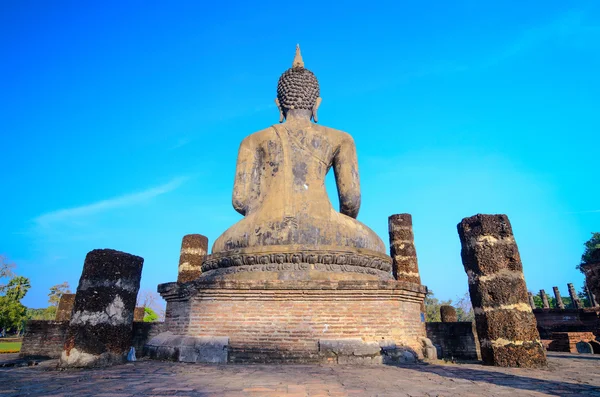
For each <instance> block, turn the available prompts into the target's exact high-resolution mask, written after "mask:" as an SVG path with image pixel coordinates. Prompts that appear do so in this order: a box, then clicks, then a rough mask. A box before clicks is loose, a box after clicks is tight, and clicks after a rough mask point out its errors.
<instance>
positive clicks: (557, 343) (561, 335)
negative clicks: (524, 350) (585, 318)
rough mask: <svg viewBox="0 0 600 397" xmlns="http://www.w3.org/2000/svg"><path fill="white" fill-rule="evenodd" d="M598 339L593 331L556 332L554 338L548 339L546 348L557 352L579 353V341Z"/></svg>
mask: <svg viewBox="0 0 600 397" xmlns="http://www.w3.org/2000/svg"><path fill="white" fill-rule="evenodd" d="M581 341H584V342H591V341H596V339H595V336H594V334H593V333H592V332H555V333H553V334H552V340H550V341H546V343H547V346H546V348H547V349H548V350H550V351H555V352H571V353H577V347H576V346H575V345H577V342H581Z"/></svg>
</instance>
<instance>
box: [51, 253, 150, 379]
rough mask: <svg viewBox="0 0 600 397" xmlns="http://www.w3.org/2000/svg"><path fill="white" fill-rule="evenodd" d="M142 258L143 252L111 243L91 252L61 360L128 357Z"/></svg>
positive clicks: (104, 361)
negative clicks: (115, 247)
mask: <svg viewBox="0 0 600 397" xmlns="http://www.w3.org/2000/svg"><path fill="white" fill-rule="evenodd" d="M143 263H144V259H143V258H140V257H139V256H135V255H130V254H127V253H125V252H120V251H115V250H111V249H96V250H93V251H90V252H88V254H87V255H86V257H85V262H84V264H83V272H82V273H81V278H80V279H79V286H78V287H77V294H76V296H75V303H74V305H73V314H72V316H71V321H70V323H69V328H68V330H67V335H66V338H65V345H64V350H63V352H62V355H61V357H60V361H59V366H61V367H97V366H106V365H111V364H116V363H121V362H123V361H124V360H125V357H126V355H127V352H128V351H129V348H130V346H131V334H132V328H133V311H134V308H135V301H136V297H137V294H138V291H139V289H140V279H141V277H142V265H143Z"/></svg>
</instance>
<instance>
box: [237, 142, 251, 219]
mask: <svg viewBox="0 0 600 397" xmlns="http://www.w3.org/2000/svg"><path fill="white" fill-rule="evenodd" d="M253 161H254V155H253V152H252V150H250V148H249V147H248V143H247V141H246V140H244V141H242V143H241V145H240V149H239V151H238V157H237V166H236V169H235V182H234V185H233V199H232V203H233V208H235V210H236V211H237V212H239V213H240V214H242V215H244V216H245V215H246V212H247V211H248V207H249V206H250V196H251V184H252V180H251V178H252V169H253Z"/></svg>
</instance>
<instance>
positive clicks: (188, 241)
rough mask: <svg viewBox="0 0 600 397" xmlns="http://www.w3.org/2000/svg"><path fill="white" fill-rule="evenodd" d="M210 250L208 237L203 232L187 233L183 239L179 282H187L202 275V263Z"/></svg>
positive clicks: (178, 275)
mask: <svg viewBox="0 0 600 397" xmlns="http://www.w3.org/2000/svg"><path fill="white" fill-rule="evenodd" d="M207 252H208V238H207V237H206V236H203V235H201V234H187V235H185V236H183V239H182V241H181V251H180V254H179V272H178V274H177V282H178V283H187V282H188V281H192V280H195V279H197V278H198V277H200V274H201V273H202V263H203V262H204V260H205V259H206V253H207Z"/></svg>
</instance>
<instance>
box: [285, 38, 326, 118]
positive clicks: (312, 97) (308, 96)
mask: <svg viewBox="0 0 600 397" xmlns="http://www.w3.org/2000/svg"><path fill="white" fill-rule="evenodd" d="M275 103H276V104H277V107H278V108H279V122H280V123H281V122H283V120H284V119H287V118H288V117H290V116H293V117H296V118H307V119H309V120H310V119H313V120H314V121H315V123H316V122H317V109H318V108H319V105H320V104H321V97H319V82H318V81H317V78H316V77H315V75H314V74H313V72H311V71H310V70H308V69H305V68H304V62H303V61H302V55H301V54H300V46H299V45H297V46H296V56H295V57H294V62H293V63H292V67H291V68H289V69H288V70H286V71H285V72H283V74H282V75H281V77H280V78H279V83H278V84H277V99H275Z"/></svg>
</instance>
